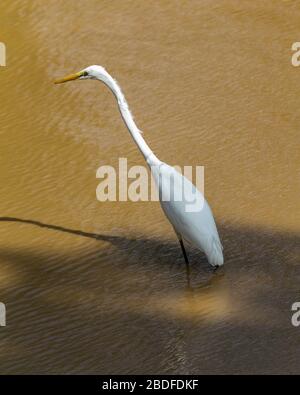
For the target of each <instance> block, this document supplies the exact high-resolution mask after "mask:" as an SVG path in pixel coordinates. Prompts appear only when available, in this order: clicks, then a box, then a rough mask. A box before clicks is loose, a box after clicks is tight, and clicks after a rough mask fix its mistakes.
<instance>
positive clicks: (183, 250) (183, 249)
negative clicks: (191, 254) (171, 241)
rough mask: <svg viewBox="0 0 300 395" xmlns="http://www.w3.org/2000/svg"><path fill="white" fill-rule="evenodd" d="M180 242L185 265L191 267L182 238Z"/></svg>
mask: <svg viewBox="0 0 300 395" xmlns="http://www.w3.org/2000/svg"><path fill="white" fill-rule="evenodd" d="M178 240H179V243H180V247H181V251H182V254H183V257H184V260H185V263H186V265H187V266H189V260H188V257H187V254H186V251H185V247H184V244H183V240H182V238H181V237H178Z"/></svg>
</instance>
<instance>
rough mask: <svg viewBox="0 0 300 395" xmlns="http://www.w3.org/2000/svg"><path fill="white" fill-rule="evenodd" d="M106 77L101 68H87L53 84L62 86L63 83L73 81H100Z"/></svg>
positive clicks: (104, 71)
mask: <svg viewBox="0 0 300 395" xmlns="http://www.w3.org/2000/svg"><path fill="white" fill-rule="evenodd" d="M106 75H107V72H106V70H105V69H104V67H102V66H89V67H87V68H85V69H83V70H81V71H79V72H78V73H74V74H69V75H67V76H65V77H63V78H59V79H57V80H55V81H54V83H55V84H62V83H63V82H68V81H73V80H87V79H90V80H102V79H103V77H104V76H106Z"/></svg>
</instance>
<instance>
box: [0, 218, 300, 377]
mask: <svg viewBox="0 0 300 395" xmlns="http://www.w3.org/2000/svg"><path fill="white" fill-rule="evenodd" d="M1 223H2V225H3V226H5V224H8V223H11V225H10V226H13V224H15V225H16V226H17V224H18V223H19V224H20V225H22V226H23V225H28V226H36V227H39V228H41V229H44V230H45V231H48V230H49V231H54V232H62V233H67V234H71V235H74V236H79V237H82V238H86V239H87V243H85V242H84V243H82V242H80V243H79V246H78V244H76V242H75V240H76V239H74V251H73V252H69V253H68V252H66V250H62V251H61V250H55V248H46V245H48V244H46V238H45V248H44V247H42V248H41V247H40V244H41V243H40V239H39V243H40V244H39V247H38V248H36V249H35V248H34V247H32V248H30V247H28V248H23V249H22V248H20V247H18V248H12V247H11V245H10V246H5V244H2V245H0V260H1V266H2V268H0V280H1V269H3V268H4V269H5V268H6V269H7V271H8V272H9V271H10V270H11V271H12V273H15V276H14V277H15V278H16V279H17V280H16V283H15V284H14V283H13V282H11V283H9V282H8V283H7V284H6V283H5V278H6V277H5V276H4V281H3V280H2V281H0V300H1V301H3V302H5V303H6V304H7V311H8V314H9V315H8V317H7V318H8V319H7V323H8V326H7V328H5V331H6V332H5V337H4V336H3V337H2V338H1V339H2V340H3V341H2V340H1V339H0V349H1V353H0V371H1V372H2V373H5V372H8V373H13V372H15V373H99V372H101V373H110V374H113V373H123V374H125V373H140V374H142V373H144V374H145V373H148V374H150V373H153V374H154V373H174V374H175V373H191V374H196V373H205V372H209V373H214V372H215V373H226V372H227V373H237V372H238V373H243V372H244V373H245V372H247V373H249V372H254V373H255V372H258V373H259V372H262V371H264V372H271V373H274V372H297V371H299V367H298V366H299V364H298V359H297V352H296V350H297V344H298V341H299V336H296V335H295V334H294V335H293V334H291V336H289V333H290V332H291V331H293V328H292V327H291V325H290V324H289V320H290V317H289V311H290V303H292V302H294V301H295V300H296V299H297V296H298V295H299V287H298V284H299V278H300V272H299V264H298V263H299V261H298V252H299V237H298V236H297V235H295V234H288V233H284V232H269V231H263V230H261V229H251V228H247V227H242V226H236V225H232V224H226V223H225V224H221V225H220V226H219V230H220V235H221V239H222V241H223V245H224V251H225V266H224V268H221V269H220V270H218V271H217V272H214V271H213V269H212V268H211V267H210V266H209V264H208V263H207V261H206V258H205V257H204V256H203V255H202V254H200V253H198V252H197V251H196V250H195V249H193V248H190V247H189V248H188V255H189V259H190V262H191V265H190V267H189V270H190V273H189V270H187V269H186V267H185V263H184V259H183V257H182V255H181V250H180V246H179V244H178V242H177V240H176V236H174V240H167V241H166V240H159V239H156V238H147V237H140V236H137V237H125V236H117V235H105V234H98V233H92V232H85V231H83V230H76V229H70V228H67V227H63V226H58V225H52V224H46V223H43V222H39V221H35V220H31V219H22V218H14V217H0V226H1ZM10 231H11V230H10ZM21 231H23V229H22V230H21ZM42 237H44V234H43V235H42ZM45 237H46V235H45ZM93 240H94V241H95V243H94V242H93ZM69 243H70V241H69V240H68V244H69ZM98 243H99V244H98ZM33 245H34V244H33ZM75 247H76V248H75ZM8 279H9V276H8ZM237 308H238V315H234V314H233V313H232V311H234V309H237ZM244 312H245V313H244ZM252 316H253V317H254V318H253V320H254V323H251V317H252ZM245 317H246V318H245ZM260 317H262V319H260ZM249 320H250V321H249ZM249 322H250V323H249ZM298 332H299V331H298ZM270 333H272V336H270V335H269V334H270ZM283 333H284V337H282V336H283ZM1 334H2V333H1ZM3 334H4V332H3ZM236 340H238V341H237V342H236ZM208 345H209V347H208ZM261 348H263V350H264V352H263V353H260V351H259V350H260V349H261ZM159 349H160V350H162V351H161V352H158V350H159ZM258 356H259V358H258ZM270 360H272V363H270V362H269V361H270ZM254 361H255V362H254Z"/></svg>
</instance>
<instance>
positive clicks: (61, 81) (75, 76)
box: [54, 71, 83, 84]
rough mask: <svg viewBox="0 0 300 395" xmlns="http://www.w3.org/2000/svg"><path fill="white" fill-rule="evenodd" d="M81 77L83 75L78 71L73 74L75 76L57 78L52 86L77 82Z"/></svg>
mask: <svg viewBox="0 0 300 395" xmlns="http://www.w3.org/2000/svg"><path fill="white" fill-rule="evenodd" d="M82 75H83V72H82V71H79V72H78V73H75V74H69V75H67V76H66V77H63V78H59V79H57V80H55V81H54V84H62V83H63V82H68V81H73V80H77V79H78V78H79V77H81V76H82Z"/></svg>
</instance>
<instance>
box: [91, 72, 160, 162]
mask: <svg viewBox="0 0 300 395" xmlns="http://www.w3.org/2000/svg"><path fill="white" fill-rule="evenodd" d="M98 79H99V81H102V82H104V84H105V85H107V86H108V87H109V89H110V90H111V91H112V92H113V94H114V95H115V97H116V99H117V102H118V106H119V110H120V113H121V116H122V118H123V121H124V123H125V125H126V126H127V129H128V130H129V133H130V134H131V136H132V138H133V140H134V142H135V143H136V145H137V146H138V148H139V150H140V151H141V153H142V154H143V156H144V158H145V160H146V161H147V163H148V164H149V165H157V164H158V163H160V161H159V160H158V159H157V157H156V156H155V155H154V153H153V152H152V150H151V149H150V147H149V146H148V144H147V143H146V141H145V140H144V139H143V137H142V135H141V133H142V132H141V131H140V130H139V128H138V127H137V126H136V124H135V122H134V119H133V116H132V114H131V112H130V110H129V108H128V104H127V101H126V99H125V96H124V95H123V93H122V91H121V88H120V87H119V85H118V83H117V82H116V81H115V80H114V79H113V78H112V76H111V75H110V74H108V73H107V72H105V74H101V76H100V77H99V78H98Z"/></svg>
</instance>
